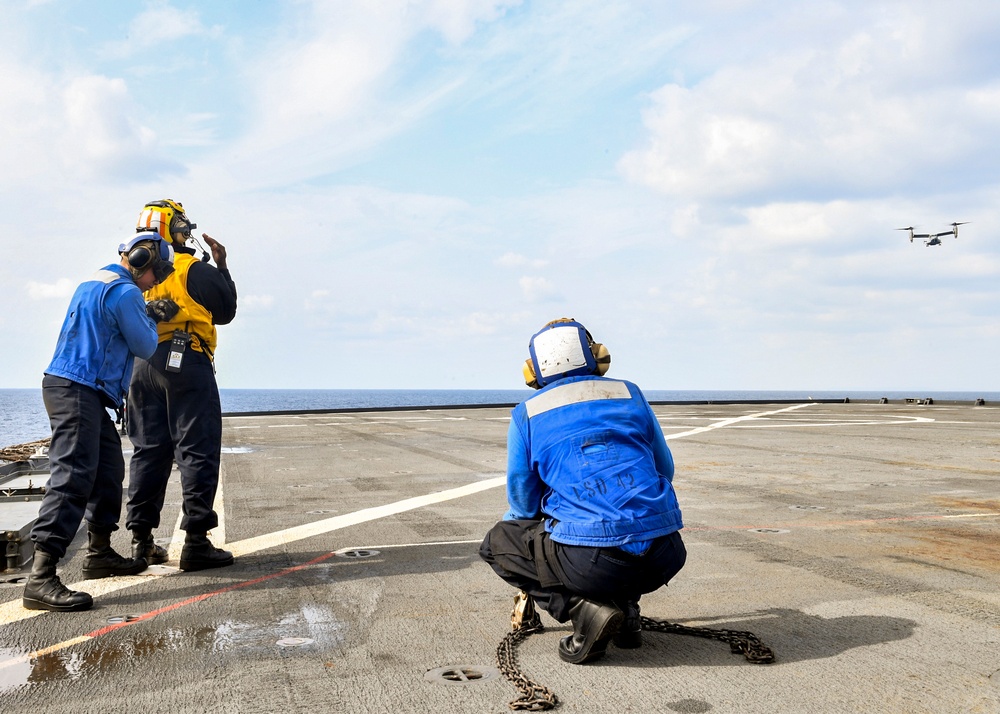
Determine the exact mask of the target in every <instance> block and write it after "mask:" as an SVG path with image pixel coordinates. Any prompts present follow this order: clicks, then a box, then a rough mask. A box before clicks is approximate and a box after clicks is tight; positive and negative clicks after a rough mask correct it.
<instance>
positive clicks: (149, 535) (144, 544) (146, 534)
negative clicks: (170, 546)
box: [132, 528, 169, 565]
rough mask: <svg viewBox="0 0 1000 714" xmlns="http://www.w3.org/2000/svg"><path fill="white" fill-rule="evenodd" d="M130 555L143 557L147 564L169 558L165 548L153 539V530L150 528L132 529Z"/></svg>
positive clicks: (157, 563)
mask: <svg viewBox="0 0 1000 714" xmlns="http://www.w3.org/2000/svg"><path fill="white" fill-rule="evenodd" d="M132 557H133V558H144V559H145V560H146V563H147V564H149V565H159V564H160V563H166V562H167V560H168V558H169V556H168V555H167V549H166V548H163V547H161V546H158V545H157V544H156V543H155V542H154V541H153V531H152V529H150V528H136V529H135V530H133V531H132Z"/></svg>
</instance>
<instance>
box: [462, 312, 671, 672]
mask: <svg viewBox="0 0 1000 714" xmlns="http://www.w3.org/2000/svg"><path fill="white" fill-rule="evenodd" d="M528 350H529V353H530V359H528V360H527V361H526V362H525V366H524V373H525V380H526V381H527V383H528V386H530V387H534V388H536V389H539V392H538V394H535V395H533V396H531V397H530V398H528V399H527V400H526V401H524V402H522V403H521V404H519V405H518V406H517V407H516V408H515V409H514V411H513V412H512V415H511V422H510V429H509V431H508V434H507V500H508V503H509V505H510V510H509V511H507V513H506V514H505V515H504V517H503V520H502V521H500V522H499V523H497V524H496V525H495V526H494V527H493V528H492V529H491V530H490V531H489V533H487V535H486V538H485V540H484V541H483V544H482V546H481V548H480V551H479V553H480V556H481V557H482V558H483V560H485V561H486V562H487V563H489V564H490V565H491V566H492V567H493V569H494V570H495V571H496V572H497V574H498V575H499V576H500V577H501V578H503V579H504V580H505V581H506V582H508V583H510V584H511V585H513V586H514V587H516V588H519V589H520V590H522V591H523V594H522V596H521V597H523V595H524V594H526V595H527V598H528V599H527V600H526V601H523V602H526V604H527V605H528V611H531V610H532V607H531V605H532V601H533V602H534V603H535V604H537V605H538V606H539V607H541V608H542V609H544V610H545V611H547V612H548V613H549V614H550V615H552V617H554V618H555V619H556V620H558V621H559V622H566V621H567V620H572V623H573V634H572V635H567V636H566V637H563V638H562V639H561V640H560V642H559V656H560V658H562V659H563V660H564V661H566V662H570V663H573V664H582V663H583V662H587V661H591V660H595V659H598V658H599V657H601V656H602V655H603V654H604V653H605V651H606V649H607V645H608V642H609V641H613V642H614V644H615V645H617V646H618V647H623V648H635V647H639V646H641V644H642V639H641V638H642V631H641V630H642V627H641V620H640V617H639V598H640V596H641V595H643V594H645V593H650V592H653V591H654V590H656V589H658V588H659V587H660V586H662V585H666V584H667V583H668V582H669V581H670V579H671V578H673V577H674V575H676V574H677V573H678V572H679V571H680V570H681V568H682V567H684V562H685V559H686V557H687V552H686V550H685V548H684V543H683V541H682V540H681V535H680V529H681V528H683V523H682V522H681V511H680V508H679V507H678V505H677V496H676V495H675V493H674V489H673V486H672V484H671V482H672V480H673V476H674V462H673V457H672V456H671V454H670V450H669V449H668V448H667V443H666V441H665V440H664V438H663V432H662V430H661V429H660V425H659V422H657V420H656V417H655V416H654V414H653V411H652V409H651V408H650V406H649V403H648V402H647V401H646V399H645V397H644V396H643V395H642V392H641V391H640V390H639V388H638V387H637V386H636V385H634V384H632V383H631V382H626V381H624V380H613V379H606V378H604V377H603V376H602V375H604V373H605V372H607V370H608V367H609V366H610V364H611V356H610V354H608V351H607V350H606V349H605V348H604V346H603V345H601V344H598V343H595V342H594V341H593V338H592V337H591V336H590V333H589V332H588V331H587V330H586V329H585V328H584V326H583V325H581V324H580V323H578V322H576V321H574V320H572V319H566V318H563V319H561V320H555V321H553V322H550V323H548V324H547V325H546V326H545V327H543V328H542V329H541V330H540V331H539V332H538V333H536V334H535V335H534V336H532V338H531V342H530V343H529V345H528Z"/></svg>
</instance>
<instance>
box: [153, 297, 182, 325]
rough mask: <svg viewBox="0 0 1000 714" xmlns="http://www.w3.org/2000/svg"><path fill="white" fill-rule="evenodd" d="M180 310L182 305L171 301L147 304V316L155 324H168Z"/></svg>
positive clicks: (154, 301) (157, 301) (155, 301)
mask: <svg viewBox="0 0 1000 714" xmlns="http://www.w3.org/2000/svg"><path fill="white" fill-rule="evenodd" d="M180 309H181V308H180V305H178V304H177V303H175V302H174V301H173V300H170V299H164V300H150V301H149V302H147V303H146V314H147V315H149V316H150V317H151V318H152V319H153V322H166V321H167V320H170V319H172V318H173V317H174V315H176V314H177V313H178V312H179V311H180Z"/></svg>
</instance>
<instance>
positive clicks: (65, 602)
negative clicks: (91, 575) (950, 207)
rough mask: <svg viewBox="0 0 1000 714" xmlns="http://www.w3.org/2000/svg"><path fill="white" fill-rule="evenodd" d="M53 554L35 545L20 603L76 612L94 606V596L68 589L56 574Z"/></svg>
mask: <svg viewBox="0 0 1000 714" xmlns="http://www.w3.org/2000/svg"><path fill="white" fill-rule="evenodd" d="M58 561H59V559H58V558H56V557H55V556H52V555H49V554H48V553H46V552H45V551H44V550H42V549H41V548H39V547H38V546H37V545H36V546H35V558H34V561H33V562H32V564H31V575H29V576H28V582H27V583H26V584H25V586H24V597H23V598H22V599H21V604H23V605H24V607H25V608H27V609H28V610H51V611H52V612H76V611H78V610H89V609H90V608H92V607H93V606H94V598H92V597H91V596H90V594H89V593H83V592H78V591H76V590H70V589H69V588H68V587H66V586H65V585H63V584H62V581H61V580H60V579H59V576H58V575H56V563H57V562H58Z"/></svg>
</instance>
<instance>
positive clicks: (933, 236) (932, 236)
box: [896, 221, 968, 246]
mask: <svg viewBox="0 0 1000 714" xmlns="http://www.w3.org/2000/svg"><path fill="white" fill-rule="evenodd" d="M966 223H968V221H961V222H956V223H952V224H951V230H950V231H945V232H943V233H914V232H913V229H914V227H913V226H907V227H906V228H897V229H896V230H898V231H909V232H910V242H911V243H912V242H913V239H914V238H921V239H923V238H927V240H925V241H924V245H925V246H932V245H941V237H942V236H955V237H956V238H958V227H959V226H964V225H965V224H966Z"/></svg>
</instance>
